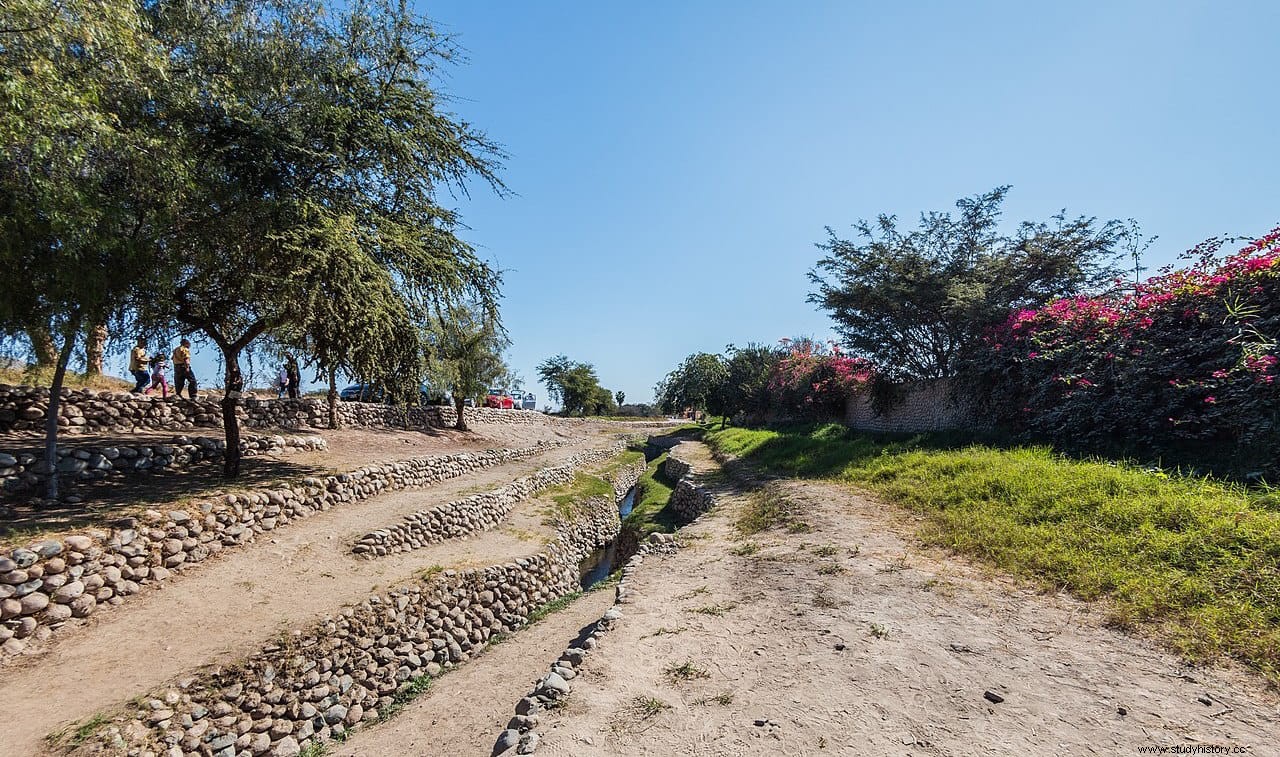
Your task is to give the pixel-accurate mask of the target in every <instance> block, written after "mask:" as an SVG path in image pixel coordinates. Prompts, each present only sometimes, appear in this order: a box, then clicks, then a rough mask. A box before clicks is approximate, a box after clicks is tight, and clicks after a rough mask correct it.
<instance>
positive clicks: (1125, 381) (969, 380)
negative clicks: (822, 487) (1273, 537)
mask: <svg viewBox="0 0 1280 757" xmlns="http://www.w3.org/2000/svg"><path fill="white" fill-rule="evenodd" d="M1222 242H1223V240H1219V239H1214V240H1209V241H1208V242H1206V243H1203V244H1201V245H1200V246H1198V247H1197V248H1196V249H1194V250H1192V251H1191V253H1189V255H1190V256H1194V257H1195V258H1196V260H1195V262H1194V263H1193V264H1192V265H1190V266H1187V267H1184V268H1179V269H1175V270H1168V271H1166V272H1165V273H1163V274H1162V275H1160V276H1157V277H1154V278H1152V279H1149V280H1147V281H1144V282H1140V283H1139V284H1137V285H1136V286H1135V287H1134V289H1133V290H1132V291H1130V292H1125V293H1123V294H1121V293H1115V294H1110V295H1103V296H1098V297H1089V298H1086V297H1076V298H1070V299H1063V300H1057V301H1054V302H1052V303H1050V304H1048V305H1047V306H1045V307H1043V308H1039V309H1037V310H1030V309H1027V310H1022V311H1019V312H1017V313H1015V314H1013V315H1012V316H1011V317H1010V318H1009V319H1008V320H1007V321H1006V322H1005V323H1004V324H1003V325H1002V326H1001V327H1000V328H995V329H992V330H991V334H990V336H989V337H988V340H987V343H986V344H984V345H983V348H982V349H980V350H977V351H975V352H973V353H971V354H970V355H969V356H968V359H967V361H966V365H965V368H966V370H965V375H966V381H965V383H966V385H968V386H972V387H976V388H978V389H979V390H980V391H979V392H976V394H978V395H979V398H980V399H982V400H983V401H984V404H985V407H984V411H986V413H987V414H988V415H989V417H992V418H993V419H994V420H996V421H998V422H1000V423H1001V424H1002V425H1003V426H1004V427H1005V428H1007V429H1010V430H1012V431H1016V432H1026V433H1027V435H1028V436H1029V437H1031V438H1035V439H1040V440H1047V441H1050V442H1052V443H1053V444H1055V445H1056V446H1058V448H1059V449H1068V450H1083V451H1089V452H1093V453H1105V454H1122V455H1124V454H1127V455H1141V456H1143V457H1145V458H1157V457H1159V458H1160V459H1162V460H1163V461H1166V462H1175V463H1178V464H1185V465H1192V466H1195V467H1196V468H1197V469H1198V470H1212V471H1216V472H1221V473H1226V474H1232V475H1236V476H1249V475H1251V474H1252V475H1254V476H1265V477H1267V478H1269V479H1270V480H1272V481H1275V480H1277V479H1280V381H1277V380H1276V379H1277V373H1278V372H1280V370H1278V368H1280V366H1278V365H1277V364H1278V363H1280V357H1278V355H1280V349H1277V341H1278V340H1280V229H1276V230H1273V231H1271V232H1270V233H1268V234H1267V235H1264V236H1263V237H1261V238H1259V239H1256V240H1254V241H1253V242H1251V243H1250V244H1248V245H1247V246H1245V247H1244V248H1243V249H1241V250H1240V251H1238V252H1236V253H1235V254H1232V255H1230V256H1226V257H1225V258H1223V257H1219V255H1218V250H1219V249H1220V246H1221V244H1222Z"/></svg>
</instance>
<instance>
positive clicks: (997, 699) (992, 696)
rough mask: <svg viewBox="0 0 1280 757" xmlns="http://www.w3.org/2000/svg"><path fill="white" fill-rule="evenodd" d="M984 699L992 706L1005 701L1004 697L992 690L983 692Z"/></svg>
mask: <svg viewBox="0 0 1280 757" xmlns="http://www.w3.org/2000/svg"><path fill="white" fill-rule="evenodd" d="M982 698H983V699H985V700H987V701H988V702H990V703H992V704H1000V703H1001V702H1003V701H1004V697H1002V696H1000V695H999V694H997V693H995V692H994V691H990V690H988V691H984V692H982Z"/></svg>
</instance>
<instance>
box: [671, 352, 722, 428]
mask: <svg viewBox="0 0 1280 757" xmlns="http://www.w3.org/2000/svg"><path fill="white" fill-rule="evenodd" d="M728 375H729V374H728V369H727V367H726V361H725V359H724V358H723V357H721V356H720V355H713V354H711V353H709V352H695V353H694V354H692V355H690V356H688V357H687V358H685V359H684V362H683V363H681V364H680V366H679V367H678V368H676V369H675V370H674V371H672V372H671V373H668V374H667V376H666V378H664V379H663V380H662V381H661V382H660V383H659V384H658V386H657V388H656V389H655V390H654V394H655V396H656V397H657V403H658V406H659V407H661V408H662V409H663V411H664V412H668V413H678V412H681V411H683V410H685V409H693V410H694V411H698V410H702V411H704V412H705V411H706V410H708V409H709V405H710V404H711V403H712V399H713V397H716V398H718V397H721V396H723V388H722V387H723V384H724V382H725V379H726V378H727V377H728ZM715 409H717V410H720V409H721V408H720V407H717V408H715Z"/></svg>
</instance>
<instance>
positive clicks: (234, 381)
mask: <svg viewBox="0 0 1280 757" xmlns="http://www.w3.org/2000/svg"><path fill="white" fill-rule="evenodd" d="M222 362H223V363H224V364H225V366H226V381H225V382H224V386H225V387H226V394H224V395H223V397H222V430H223V433H224V435H225V438H226V442H227V449H226V450H225V451H224V454H223V456H222V475H223V476H225V477H227V478H236V477H237V476H239V475H240V419H239V418H237V417H236V408H237V407H238V406H239V405H240V392H241V390H243V389H244V376H242V375H241V373H240V352H239V350H236V351H232V350H229V349H225V348H224V349H223V350H222Z"/></svg>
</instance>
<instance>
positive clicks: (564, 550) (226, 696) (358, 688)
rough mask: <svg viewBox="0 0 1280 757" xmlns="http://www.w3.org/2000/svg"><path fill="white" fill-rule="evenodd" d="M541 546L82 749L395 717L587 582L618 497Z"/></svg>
mask: <svg viewBox="0 0 1280 757" xmlns="http://www.w3.org/2000/svg"><path fill="white" fill-rule="evenodd" d="M574 512H575V513H576V515H575V516H574V518H573V520H571V521H568V520H559V521H557V523H556V525H555V529H556V536H555V538H554V539H553V540H552V541H551V542H549V543H548V544H546V545H545V546H544V547H543V548H542V549H541V550H540V551H539V552H537V553H536V554H534V555H531V556H529V557H525V558H520V559H517V560H515V561H514V562H510V563H506V564H503V565H495V566H491V567H487V568H483V569H476V570H467V571H460V572H455V571H452V570H446V571H444V572H443V573H441V574H438V575H434V576H429V577H424V578H422V579H418V580H414V581H412V582H410V583H408V584H406V585H402V586H399V587H397V588H395V589H392V590H390V591H388V592H385V593H383V594H379V595H377V596H373V597H370V598H369V599H367V600H365V601H363V602H361V603H360V604H359V605H356V606H355V607H351V608H348V609H346V610H343V611H342V612H341V613H340V614H338V615H335V616H332V617H326V618H324V619H323V620H321V621H320V622H318V623H316V624H315V625H314V626H312V627H310V628H308V629H305V630H299V631H295V632H294V633H292V634H290V635H288V636H287V637H284V638H283V639H281V641H280V642H279V643H276V644H272V645H269V646H267V647H265V648H264V649H263V650H262V651H261V652H260V653H258V654H255V655H253V656H252V657H250V658H249V659H248V660H246V661H244V662H243V663H241V664H237V665H233V666H228V667H226V668H223V669H220V670H215V671H212V672H208V673H202V674H199V675H196V676H193V677H191V678H186V679H180V680H178V681H177V682H176V683H175V685H174V686H173V687H171V688H169V689H166V690H161V691H155V692H152V694H151V695H150V696H148V697H143V698H141V699H139V700H135V703H131V704H130V705H129V706H128V709H127V711H126V714H125V715H123V716H121V717H119V718H116V719H115V720H114V721H113V722H112V723H110V724H108V725H107V726H106V727H104V728H102V729H101V730H100V731H99V733H97V734H96V735H95V736H94V737H93V738H92V739H90V741H89V743H87V744H85V745H83V746H81V747H80V749H79V753H92V754H129V755H138V756H139V757H146V756H150V757H157V756H158V755H164V757H192V756H194V755H212V756H213V757H236V756H237V755H244V754H251V755H260V754H272V755H296V754H299V753H300V752H302V750H304V749H307V748H308V747H310V746H311V745H312V744H315V743H317V742H323V741H326V740H329V739H336V738H342V737H343V735H344V734H345V733H346V732H347V730H348V729H350V728H352V727H355V726H357V725H359V724H361V723H368V722H376V721H377V720H379V719H380V718H383V717H386V716H389V715H390V714H391V713H392V712H393V711H394V710H395V709H396V708H397V707H398V706H399V705H400V704H401V703H403V702H404V701H406V700H407V699H409V698H412V696H413V695H414V692H415V691H417V690H419V689H420V688H421V686H422V685H424V684H425V683H426V682H427V681H428V680H429V679H430V678H432V677H435V676H438V675H440V674H441V673H442V672H443V671H445V670H448V669H449V668H452V667H454V666H456V665H458V664H460V663H463V662H465V661H466V660H468V659H469V658H470V657H471V656H472V655H474V654H476V653H477V652H479V651H480V650H481V649H483V648H484V647H485V646H486V645H487V644H488V643H489V641H490V640H492V639H493V638H494V637H495V636H496V635H499V634H506V633H510V632H512V631H515V630H517V629H519V628H520V627H521V626H523V625H525V624H526V623H527V622H528V619H529V616H530V614H531V613H533V612H534V611H535V610H537V609H538V608H540V607H542V606H544V605H546V604H548V603H549V602H553V601H555V600H557V599H559V598H561V597H564V596H566V595H568V594H571V593H573V592H575V591H577V590H578V588H579V575H578V570H579V564H580V563H581V562H582V560H583V559H584V558H585V557H586V556H587V555H588V554H590V553H591V551H592V550H594V549H596V548H597V547H599V546H602V545H605V544H607V543H608V542H609V541H611V540H612V539H613V538H615V536H616V535H617V533H618V530H619V528H620V521H619V518H618V508H617V502H616V501H615V500H613V499H612V498H609V497H598V498H593V499H590V500H587V501H586V502H582V503H578V506H577V507H576V508H575V509H574Z"/></svg>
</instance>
